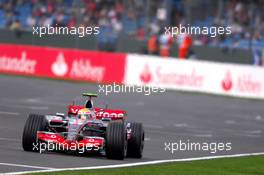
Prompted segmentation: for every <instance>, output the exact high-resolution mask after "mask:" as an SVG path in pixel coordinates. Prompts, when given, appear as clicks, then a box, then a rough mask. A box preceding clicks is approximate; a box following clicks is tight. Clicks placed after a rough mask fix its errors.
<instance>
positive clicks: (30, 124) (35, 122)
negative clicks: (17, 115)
mask: <svg viewBox="0 0 264 175" xmlns="http://www.w3.org/2000/svg"><path fill="white" fill-rule="evenodd" d="M46 126H47V121H46V119H45V116H43V115H37V114H29V117H28V119H27V121H26V124H25V126H24V131H23V136H22V146H23V149H24V151H34V152H36V151H38V150H37V149H36V147H34V145H37V131H45V130H46Z"/></svg>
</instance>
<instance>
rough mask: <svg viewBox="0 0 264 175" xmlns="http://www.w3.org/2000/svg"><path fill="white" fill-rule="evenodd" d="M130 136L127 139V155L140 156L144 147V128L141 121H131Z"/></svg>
mask: <svg viewBox="0 0 264 175" xmlns="http://www.w3.org/2000/svg"><path fill="white" fill-rule="evenodd" d="M130 128H131V137H130V139H129V140H128V145H127V155H128V156H129V157H133V158H141V157H142V152H143V148H144V137H145V133H144V128H143V125H142V123H136V122H131V123H130Z"/></svg>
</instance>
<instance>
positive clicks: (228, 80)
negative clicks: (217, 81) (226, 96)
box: [222, 71, 233, 92]
mask: <svg viewBox="0 0 264 175" xmlns="http://www.w3.org/2000/svg"><path fill="white" fill-rule="evenodd" d="M232 87H233V81H232V77H231V73H230V71H227V72H226V74H225V78H224V79H223V80H222V88H223V90H224V91H226V92H227V91H230V90H231V89H232Z"/></svg>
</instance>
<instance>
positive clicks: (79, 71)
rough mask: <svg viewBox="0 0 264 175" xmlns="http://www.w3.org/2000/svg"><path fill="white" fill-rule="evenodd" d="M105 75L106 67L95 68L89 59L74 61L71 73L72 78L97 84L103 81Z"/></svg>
mask: <svg viewBox="0 0 264 175" xmlns="http://www.w3.org/2000/svg"><path fill="white" fill-rule="evenodd" d="M104 74H105V68H104V67H102V66H93V65H92V64H91V62H90V60H88V59H80V60H74V61H73V63H72V68H71V71H70V76H71V77H73V78H87V79H91V80H92V81H97V82H101V81H102V80H103V78H104Z"/></svg>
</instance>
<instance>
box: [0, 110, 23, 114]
mask: <svg viewBox="0 0 264 175" xmlns="http://www.w3.org/2000/svg"><path fill="white" fill-rule="evenodd" d="M0 114H6V115H19V113H17V112H8V111H0Z"/></svg>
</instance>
